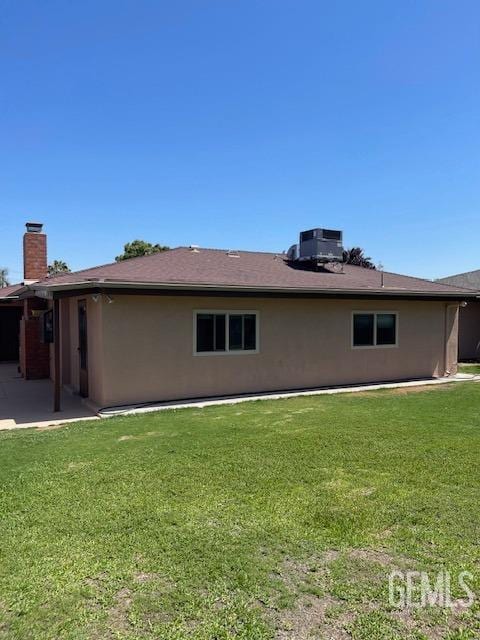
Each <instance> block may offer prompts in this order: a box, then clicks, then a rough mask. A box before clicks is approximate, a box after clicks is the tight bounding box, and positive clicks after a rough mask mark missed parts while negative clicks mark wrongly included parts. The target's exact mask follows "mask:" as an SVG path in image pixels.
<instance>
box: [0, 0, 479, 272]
mask: <svg viewBox="0 0 480 640" xmlns="http://www.w3.org/2000/svg"><path fill="white" fill-rule="evenodd" d="M0 7H1V12H0V96H1V103H0V104H1V117H0V237H1V240H2V242H1V248H0V266H7V267H9V268H10V270H11V278H12V279H13V280H20V279H21V277H22V274H21V235H22V233H23V224H24V222H25V221H26V220H27V219H33V220H34V221H41V222H44V223H45V225H46V230H47V232H48V237H49V257H50V259H55V258H57V259H64V260H66V261H67V262H68V263H69V264H70V266H71V267H72V268H74V269H79V268H82V267H87V266H92V265H95V264H101V263H104V262H109V261H111V260H112V259H113V258H114V256H115V255H116V254H118V253H119V252H120V251H121V248H122V245H123V244H124V243H125V242H126V241H128V240H132V239H134V238H142V239H146V240H149V241H151V242H160V243H163V244H168V245H170V246H176V245H181V244H183V245H184V244H192V243H195V244H200V245H203V246H208V247H222V248H227V249H228V248H237V249H252V250H266V251H270V250H271V251H281V250H283V249H287V248H288V246H289V245H290V244H292V243H293V242H295V241H296V239H297V235H298V232H299V231H300V230H301V229H308V228H310V227H313V226H326V227H332V228H341V229H343V230H344V235H345V243H346V244H347V245H348V246H352V245H360V246H362V247H364V248H365V250H366V252H367V253H368V254H369V255H371V256H372V258H373V259H374V260H375V261H376V262H377V261H381V262H382V263H383V264H384V265H385V268H386V269H387V270H390V271H398V272H403V273H409V274H416V275H421V276H424V277H431V278H433V277H440V276H444V275H448V274H449V273H454V272H460V271H465V270H470V269H475V268H480V252H479V245H480V2H478V0H413V1H412V0H402V1H401V2H393V1H390V0H377V1H375V2H372V1H369V0H361V1H358V0H350V1H346V0H344V1H342V0H339V1H335V2H332V1H330V0H329V1H328V2H327V1H324V0H311V1H310V0H308V1H307V0H265V1H256V2H254V1H251V0H241V1H240V0H239V1H237V2H234V1H232V0H212V1H210V0H195V1H193V0H192V1H186V0H177V1H175V2H167V1H160V0H155V1H154V0H152V1H151V2H149V1H146V0H128V1H123V0H82V1H81V2H67V1H66V0H56V1H54V0H42V2H39V1H38V0H3V1H2V2H1V3H0Z"/></svg>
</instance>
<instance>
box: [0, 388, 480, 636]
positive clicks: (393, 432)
mask: <svg viewBox="0 0 480 640" xmlns="http://www.w3.org/2000/svg"><path fill="white" fill-rule="evenodd" d="M479 406H480V385H479V384H477V383H475V382H466V383H461V384H459V383H457V384H452V385H445V386H440V387H436V388H429V389H426V390H423V391H421V392H419V391H418V390H412V391H410V392H408V393H406V392H405V391H402V392H399V391H383V392H377V393H363V394H348V395H341V396H317V397H310V398H308V397H303V398H297V399H290V400H279V401H261V402H260V401H259V402H249V403H245V404H238V405H234V406H224V407H211V408H207V409H203V410H200V409H199V410H181V411H176V412H175V411H166V412H159V413H151V414H145V415H143V416H137V417H128V418H116V419H111V420H105V421H101V422H90V423H77V424H73V425H70V426H66V427H62V428H60V429H52V430H43V431H40V430H26V431H15V432H1V433H0V518H1V519H0V637H1V638H2V639H3V638H6V639H13V638H15V639H21V640H24V639H25V640H28V639H30V638H31V639H35V640H43V639H46V638H49V639H50V638H51V639H52V640H53V639H55V640H57V639H75V640H84V639H95V640H97V639H102V640H103V639H109V638H112V639H116V638H118V639H126V638H129V639H132V640H133V639H141V638H148V639H154V638H155V639H161V640H172V639H178V640H180V639H182V640H183V639H185V638H188V639H190V638H191V639H194V640H200V639H202V640H207V639H209V640H214V639H217V640H226V639H233V638H235V639H237V638H239V639H242V640H258V639H263V638H265V639H267V638H277V639H279V640H285V639H287V638H289V639H292V640H303V639H305V640H306V639H307V638H314V637H317V638H334V639H336V640H337V639H340V640H341V639H343V638H354V639H356V640H375V639H379V640H380V639H381V640H384V639H388V638H411V639H412V640H413V639H416V640H420V639H421V638H432V639H433V638H435V639H438V638H451V639H453V638H455V639H456V640H465V639H467V638H472V639H473V638H478V637H480V621H479V617H478V616H479V607H478V603H476V604H475V605H474V607H473V608H471V609H469V610H467V611H466V612H463V613H462V612H459V611H449V610H446V609H440V608H438V607H431V608H429V609H419V610H407V611H405V610H397V609H395V608H393V607H391V606H389V604H388V597H387V594H388V583H387V576H388V574H389V572H390V571H391V570H392V569H393V568H402V569H415V570H426V571H429V572H430V573H431V575H432V576H434V575H435V574H436V573H437V572H438V571H439V570H440V569H446V570H449V571H450V572H452V575H455V576H456V575H457V574H458V572H459V571H460V570H464V569H465V570H469V571H471V572H472V574H473V576H474V579H473V582H471V583H470V584H471V586H473V588H474V590H475V591H476V592H477V593H478V594H480V570H479V566H480V565H479V562H480V552H479V540H480V464H479V452H480V413H479ZM454 595H455V593H454ZM456 595H462V594H458V593H457V594H456Z"/></svg>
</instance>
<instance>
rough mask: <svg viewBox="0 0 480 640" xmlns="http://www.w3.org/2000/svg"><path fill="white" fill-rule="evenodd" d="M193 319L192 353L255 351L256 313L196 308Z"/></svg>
mask: <svg viewBox="0 0 480 640" xmlns="http://www.w3.org/2000/svg"><path fill="white" fill-rule="evenodd" d="M195 321H196V326H195V332H196V345H195V353H204V354H205V353H211V354H212V353H213V354H221V353H231V352H234V353H243V352H249V351H250V352H256V351H257V313H256V312H248V313H245V312H232V313H230V312H228V311H222V312H220V311H219V312H214V311H212V312H207V311H205V312H204V311H198V312H196V314H195Z"/></svg>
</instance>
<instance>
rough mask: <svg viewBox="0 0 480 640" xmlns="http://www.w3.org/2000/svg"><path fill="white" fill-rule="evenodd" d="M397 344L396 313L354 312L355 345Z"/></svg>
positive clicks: (380, 345)
mask: <svg viewBox="0 0 480 640" xmlns="http://www.w3.org/2000/svg"><path fill="white" fill-rule="evenodd" d="M396 344H397V315H396V314H395V313H376V312H375V313H354V314H353V346H354V347H384V346H395V345H396Z"/></svg>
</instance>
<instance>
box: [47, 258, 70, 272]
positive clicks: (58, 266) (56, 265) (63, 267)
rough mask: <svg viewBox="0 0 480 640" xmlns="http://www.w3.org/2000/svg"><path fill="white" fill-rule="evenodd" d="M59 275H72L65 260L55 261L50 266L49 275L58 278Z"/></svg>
mask: <svg viewBox="0 0 480 640" xmlns="http://www.w3.org/2000/svg"><path fill="white" fill-rule="evenodd" d="M59 273H70V267H69V266H68V264H67V263H66V262H64V261H63V260H54V261H53V262H52V264H49V265H48V275H49V276H57V275H58V274H59Z"/></svg>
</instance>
